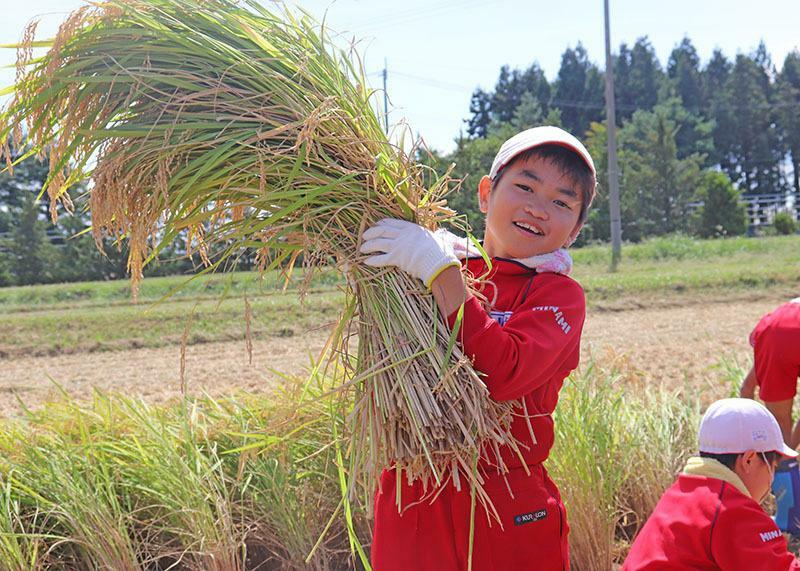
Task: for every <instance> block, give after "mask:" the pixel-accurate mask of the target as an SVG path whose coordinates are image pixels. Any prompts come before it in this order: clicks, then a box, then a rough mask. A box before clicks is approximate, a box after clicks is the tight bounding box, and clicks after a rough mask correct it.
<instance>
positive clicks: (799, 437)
mask: <svg viewBox="0 0 800 571" xmlns="http://www.w3.org/2000/svg"><path fill="white" fill-rule="evenodd" d="M750 345H751V346H752V347H753V367H752V369H750V372H749V373H748V375H747V377H746V378H745V380H744V382H743V383H742V388H741V390H740V392H739V394H740V395H741V396H742V397H745V398H754V397H755V389H756V386H758V387H759V391H758V392H759V395H758V396H759V397H760V398H761V400H763V401H764V405H765V406H766V407H767V409H769V411H770V412H771V413H772V414H773V415H774V416H775V418H776V419H777V421H778V425H779V426H780V427H781V432H782V433H783V440H784V442H786V443H787V444H788V445H789V446H790V447H792V448H797V446H798V444H800V422H798V424H797V425H794V423H793V420H792V406H793V405H794V396H795V394H797V378H798V376H800V297H799V298H797V299H793V300H792V301H790V302H788V303H784V304H783V305H781V306H779V307H778V308H776V309H775V310H774V311H772V312H771V313H768V314H767V315H765V316H764V317H762V318H761V320H760V321H759V322H758V324H757V325H756V326H755V328H754V329H753V332H752V333H750ZM772 493H773V494H775V499H776V501H777V510H776V514H775V523H776V524H777V525H778V527H779V528H780V529H781V530H783V531H788V532H790V533H793V534H795V535H800V467H798V464H797V461H796V460H794V459H793V460H789V461H786V462H783V463H782V464H781V465H780V466H779V467H778V471H777V473H776V474H775V481H774V482H773V485H772Z"/></svg>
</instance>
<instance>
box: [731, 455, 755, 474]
mask: <svg viewBox="0 0 800 571" xmlns="http://www.w3.org/2000/svg"><path fill="white" fill-rule="evenodd" d="M736 463H737V464H740V463H741V469H742V470H743V471H744V473H745V474H749V473H750V472H751V471H752V470H753V469H754V468H756V467H757V466H758V452H756V451H754V450H748V451H747V452H744V453H742V454H741V456H739V457H738V458H737V459H736Z"/></svg>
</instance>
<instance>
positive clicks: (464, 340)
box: [448, 258, 586, 468]
mask: <svg viewBox="0 0 800 571" xmlns="http://www.w3.org/2000/svg"><path fill="white" fill-rule="evenodd" d="M465 268H466V270H468V271H469V272H470V273H471V274H472V275H474V276H476V277H480V276H483V275H484V274H485V273H486V263H485V262H484V260H483V259H482V258H470V259H468V260H467V261H466V262H465ZM479 293H481V294H482V295H483V296H485V297H486V298H487V300H488V302H489V303H490V304H491V309H490V311H489V312H487V310H486V309H485V308H484V307H483V306H482V305H481V302H480V301H479V300H478V298H477V297H472V298H471V299H470V300H468V301H467V302H466V304H465V305H464V314H463V321H462V325H461V330H460V331H459V339H460V341H461V346H462V348H463V350H464V353H465V354H466V355H467V357H469V358H471V359H473V363H474V367H475V370H476V371H479V372H480V373H482V374H483V380H484V382H485V383H486V386H487V387H488V389H489V393H490V395H491V397H492V398H493V399H495V400H497V401H507V400H516V399H521V398H524V400H525V405H526V407H527V412H528V415H529V416H530V417H531V418H530V422H531V425H532V427H533V434H534V436H535V438H536V443H533V442H532V441H531V436H530V429H529V428H528V423H527V421H526V419H525V418H524V417H523V416H522V415H516V416H515V418H514V420H513V422H512V425H511V432H512V433H513V435H514V436H515V437H516V438H517V439H518V440H519V441H520V442H521V443H522V444H523V446H521V447H520V450H521V452H522V456H523V458H524V462H525V464H527V465H529V466H532V465H535V464H540V463H542V462H544V461H545V460H546V459H547V456H548V454H549V452H550V448H551V447H552V446H553V436H554V435H553V419H552V416H551V414H552V413H553V411H554V410H555V407H556V403H557V402H558V392H559V391H560V390H561V386H562V384H563V382H564V379H565V378H566V377H567V375H569V373H570V372H571V371H572V370H573V369H575V368H576V367H577V366H578V361H579V357H580V339H581V331H582V329H583V322H584V318H585V316H586V302H585V298H584V294H583V289H582V288H581V286H580V285H579V284H578V283H577V282H576V281H574V280H573V279H571V278H569V277H567V276H564V275H561V274H554V273H541V274H538V273H536V272H535V271H533V270H531V269H530V268H528V267H526V266H524V265H522V264H520V263H518V262H515V261H512V260H507V259H503V258H494V259H493V260H492V269H491V272H490V273H489V275H488V276H487V277H486V278H485V279H484V281H483V283H482V287H481V289H480V290H479ZM456 316H457V312H454V313H453V314H452V315H451V316H450V317H449V319H448V321H449V323H450V326H451V327H453V324H454V323H455V320H456ZM534 415H539V416H534ZM526 448H527V449H526ZM501 455H502V456H503V461H504V462H505V463H506V465H507V466H508V467H509V468H513V467H519V466H520V465H521V462H520V459H519V457H518V456H517V455H515V454H514V453H513V452H512V451H511V450H509V449H508V448H505V449H502V450H501ZM488 461H489V463H490V464H491V463H494V462H493V461H492V459H489V460H488Z"/></svg>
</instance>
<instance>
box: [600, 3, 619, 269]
mask: <svg viewBox="0 0 800 571" xmlns="http://www.w3.org/2000/svg"><path fill="white" fill-rule="evenodd" d="M604 2H605V16H606V134H607V135H608V191H609V194H608V198H609V200H608V202H609V208H610V209H611V213H610V214H611V216H610V217H611V271H612V272H616V271H617V266H618V265H619V261H620V258H621V256H622V216H620V212H619V170H618V168H617V113H616V109H615V107H614V62H613V60H612V59H611V32H610V31H609V24H608V19H609V18H608V0H604Z"/></svg>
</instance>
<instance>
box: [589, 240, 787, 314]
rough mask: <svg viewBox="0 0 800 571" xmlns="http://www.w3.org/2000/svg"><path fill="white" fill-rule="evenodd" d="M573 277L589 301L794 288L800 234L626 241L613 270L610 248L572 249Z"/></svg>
mask: <svg viewBox="0 0 800 571" xmlns="http://www.w3.org/2000/svg"><path fill="white" fill-rule="evenodd" d="M573 257H574V261H575V273H574V277H575V279H577V280H578V281H579V282H580V283H581V284H582V285H583V286H584V289H585V290H586V295H587V298H588V301H589V303H590V304H592V303H598V302H600V301H603V300H608V299H612V298H618V297H619V296H620V295H633V296H636V295H642V296H652V295H670V294H673V293H678V294H681V293H703V292H707V291H708V290H709V289H713V290H718V291H719V293H720V294H723V293H725V292H731V291H737V290H738V291H745V290H749V289H753V288H770V287H782V288H793V287H796V284H797V283H798V282H800V236H780V237H770V238H729V239H724V240H695V239H692V238H688V237H686V236H670V237H665V238H654V239H651V240H647V241H645V242H642V243H641V244H630V245H625V246H624V247H623V251H622V262H621V264H620V266H619V271H617V272H616V273H611V272H610V271H609V269H608V268H609V265H610V261H611V251H610V248H609V247H608V246H590V247H586V248H581V249H578V250H575V251H574V252H573Z"/></svg>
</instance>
